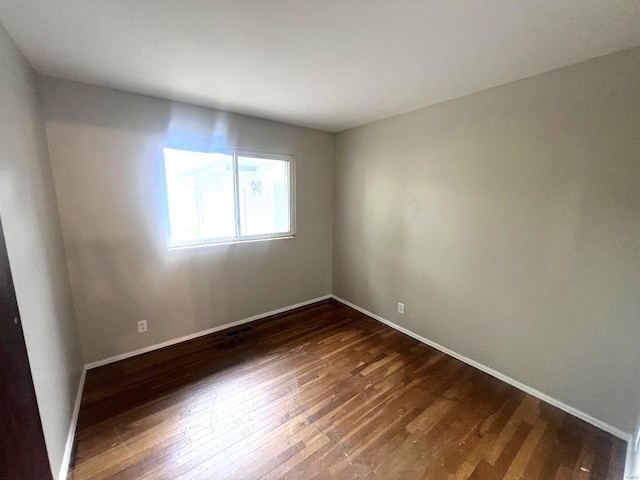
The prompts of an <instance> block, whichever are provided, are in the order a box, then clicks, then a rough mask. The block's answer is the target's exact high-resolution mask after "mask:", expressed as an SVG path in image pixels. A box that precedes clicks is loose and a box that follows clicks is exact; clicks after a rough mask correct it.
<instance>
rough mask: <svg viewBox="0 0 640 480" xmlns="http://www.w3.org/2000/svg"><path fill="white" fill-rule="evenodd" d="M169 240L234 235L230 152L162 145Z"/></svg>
mask: <svg viewBox="0 0 640 480" xmlns="http://www.w3.org/2000/svg"><path fill="white" fill-rule="evenodd" d="M164 165H165V172H166V179H167V197H168V203H169V221H170V224H171V243H173V244H180V243H191V242H197V241H198V240H205V239H221V238H228V237H235V234H236V231H235V199H234V188H235V182H234V179H233V156H232V155H225V154H220V153H201V152H189V151H185V150H173V149H170V148H165V150H164Z"/></svg>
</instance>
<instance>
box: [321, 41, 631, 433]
mask: <svg viewBox="0 0 640 480" xmlns="http://www.w3.org/2000/svg"><path fill="white" fill-rule="evenodd" d="M335 162H336V172H335V200H334V201H335V210H334V214H335V223H334V237H333V238H334V276H333V291H334V293H335V294H336V295H338V296H340V297H343V298H345V299H346V300H349V301H351V302H353V303H355V304H357V305H359V306H361V307H363V308H365V309H367V310H369V311H371V312H374V313H376V314H378V315H380V316H382V317H384V318H386V319H389V320H391V321H393V322H396V323H397V324H399V325H401V326H403V327H406V328H408V329H409V330H411V331H413V332H415V333H417V334H419V335H422V336H424V337H426V338H429V339H431V340H433V341H435V342H438V343H440V344H441V345H443V346H446V347H448V348H450V349H452V350H454V351H456V352H458V353H460V354H463V355H465V356H467V357H469V358H471V359H474V360H476V361H478V362H480V363H482V364H484V365H487V366H489V367H491V368H493V369H495V370H497V371H499V372H501V373H503V374H506V375H508V376H510V377H512V378H514V379H516V380H518V381H520V382H523V383H524V384H526V385H529V386H531V387H534V388H536V389H538V390H540V391H542V392H543V393H546V394H548V395H550V396H551V397H554V398H556V399H558V400H560V401H562V402H565V403H566V404H568V405H570V406H573V407H575V408H578V409H579V410H581V411H583V412H585V413H587V414H590V415H592V416H593V417H595V418H597V419H600V420H602V421H605V422H607V423H609V424H611V425H613V426H614V427H617V428H620V429H622V430H623V431H626V432H631V431H632V430H633V425H634V421H635V419H636V414H637V411H636V408H635V407H636V406H637V405H638V403H636V402H637V399H638V398H640V392H639V388H640V368H639V366H640V349H638V338H640V48H635V49H632V50H627V51H623V52H619V53H616V54H613V55H610V56H606V57H602V58H599V59H595V60H592V61H589V62H584V63H581V64H577V65H573V66H570V67H567V68H563V69H560V70H557V71H553V72H550V73H546V74H543V75H539V76H536V77H532V78H529V79H525V80H522V81H518V82H514V83H510V84H508V85H504V86H501V87H497V88H493V89H490V90H487V91H484V92H480V93H477V94H473V95H470V96H467V97H463V98H460V99H457V100H453V101H449V102H445V103H442V104H439V105H435V106H432V107H429V108H425V109H421V110H418V111H415V112H412V113H408V114H404V115H400V116H397V117H393V118H389V119H386V120H383V121H380V122H377V123H373V124H370V125H366V126H363V127H359V128H355V129H351V130H348V131H345V132H343V133H340V134H338V136H337V138H336V159H335ZM399 301H400V302H404V303H405V304H406V312H405V315H399V314H398V313H397V302H399Z"/></svg>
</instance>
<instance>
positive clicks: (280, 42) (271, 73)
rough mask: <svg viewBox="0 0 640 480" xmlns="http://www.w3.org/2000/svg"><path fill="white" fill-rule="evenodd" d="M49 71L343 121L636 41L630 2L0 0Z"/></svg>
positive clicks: (639, 4) (293, 116) (228, 105)
mask: <svg viewBox="0 0 640 480" xmlns="http://www.w3.org/2000/svg"><path fill="white" fill-rule="evenodd" d="M0 22H2V23H3V24H4V26H5V28H6V29H7V30H8V31H9V33H10V35H11V36H12V37H13V38H14V40H15V41H16V43H17V44H18V47H19V48H20V49H21V51H22V52H23V53H24V54H25V55H26V57H27V58H28V60H29V61H30V62H31V63H32V65H33V66H34V68H35V69H36V70H37V71H38V72H40V73H43V74H48V75H54V76H58V77H63V78H67V79H71V80H78V81H81V82H86V83H91V84H96V85H103V86H107V87H114V88H119V89H122V90H127V91H131V92H138V93H144V94H148V95H154V96H158V97H163V98H169V99H174V100H181V101H186V102H190V103H195V104H199V105H205V106H211V107H217V108H221V109H225V110H229V111H233V112H238V113H246V114H249V115H254V116H258V117H263V118H270V119H274V120H280V121H283V122H287V123H293V124H297V125H304V126H310V127H315V128H319V129H322V130H327V131H340V130H344V129H346V128H349V127H353V126H356V125H361V124H364V123H368V122H371V121H374V120H378V119H381V118H385V117H388V116H391V115H394V114H398V113H402V112H406V111H409V110H414V109H416V108H419V107H423V106H426V105H431V104H434V103H437V102H441V101H443V100H447V99H451V98H455V97H459V96H461V95H465V94H468V93H472V92H476V91H479V90H483V89H486V88H489V87H492V86H495V85H500V84H503V83H507V82H510V81H513V80H517V79H520V78H524V77H527V76H530V75H534V74H537V73H541V72H545V71H548V70H552V69H554V68H558V67H561V66H564V65H569V64H571V63H576V62H579V61H582V60H586V59H589V58H593V57H597V56H600V55H604V54H607V53H611V52H614V51H616V50H621V49H623V48H627V47H631V46H634V45H638V44H640V1H638V0H484V1H477V0H0Z"/></svg>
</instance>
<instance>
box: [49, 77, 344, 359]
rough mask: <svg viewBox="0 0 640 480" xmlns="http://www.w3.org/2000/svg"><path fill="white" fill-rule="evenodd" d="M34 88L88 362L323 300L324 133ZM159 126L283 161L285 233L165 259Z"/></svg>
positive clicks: (66, 89)
mask: <svg viewBox="0 0 640 480" xmlns="http://www.w3.org/2000/svg"><path fill="white" fill-rule="evenodd" d="M40 85H41V95H42V98H43V109H44V115H45V123H46V129H47V135H48V139H49V149H50V153H51V161H52V165H53V172H54V178H55V185H56V189H57V192H58V203H59V209H60V218H61V221H62V232H63V236H64V240H65V246H66V251H67V258H68V262H69V273H70V277H71V285H72V290H73V296H74V302H75V306H76V312H77V316H78V325H79V331H80V338H81V343H82V348H83V352H84V355H85V360H86V361H87V362H92V361H96V360H100V359H104V358H107V357H110V356H113V355H117V354H121V353H125V352H130V351H132V350H135V349H139V348H143V347H146V346H149V345H153V344H156V343H159V342H163V341H166V340H171V339H174V338H176V337H180V336H183V335H188V334H191V333H195V332H198V331H202V330H205V329H209V328H212V327H215V326H219V325H223V324H225V323H228V322H232V321H235V320H240V319H243V318H246V317H249V316H252V315H256V314H260V313H264V312H268V311H271V310H274V309H277V308H281V307H285V306H288V305H292V304H295V303H298V302H303V301H306V300H309V299H313V298H316V297H320V296H323V295H327V294H329V293H331V258H332V257H331V255H332V254H331V238H332V215H333V213H332V211H333V197H332V195H333V193H332V192H333V187H332V181H333V175H332V171H333V136H332V135H330V134H327V133H323V132H319V131H315V130H310V129H305V128H299V127H293V126H290V125H284V124H280V123H275V122H270V121H265V120H259V119H255V118H251V117H245V116H241V115H233V114H225V113H221V112H218V111H215V110H210V109H205V108H198V107H192V106H187V105H184V104H176V103H171V102H168V101H164V100H159V99H155V98H150V97H145V96H141V95H135V94H129V93H124V92H120V91H116V90H110V89H106V88H101V87H92V86H88V85H84V84H80V83H74V82H68V81H64V80H58V79H54V78H46V77H45V78H41V82H40ZM170 129H171V131H172V132H176V131H178V132H183V133H184V134H185V137H186V138H187V139H189V140H192V141H201V142H208V141H211V139H212V138H214V137H216V138H223V139H222V140H220V143H224V144H226V145H227V146H238V147H243V148H248V149H253V150H260V151H267V152H276V153H286V154H294V155H295V156H296V177H297V225H296V226H297V237H296V238H295V239H286V240H274V241H266V242H254V243H245V244H237V245H230V246H214V247H205V248H199V249H185V250H180V251H172V252H167V251H166V248H165V244H164V230H163V229H164V223H163V221H164V220H163V214H162V210H161V209H162V201H161V189H160V185H161V176H160V175H161V169H162V168H163V166H162V158H161V156H160V153H161V150H160V149H161V147H162V146H163V145H164V142H165V138H166V136H167V133H168V131H169V130H170ZM141 319H148V322H149V331H148V332H147V333H145V334H138V333H137V326H136V322H137V321H138V320H141Z"/></svg>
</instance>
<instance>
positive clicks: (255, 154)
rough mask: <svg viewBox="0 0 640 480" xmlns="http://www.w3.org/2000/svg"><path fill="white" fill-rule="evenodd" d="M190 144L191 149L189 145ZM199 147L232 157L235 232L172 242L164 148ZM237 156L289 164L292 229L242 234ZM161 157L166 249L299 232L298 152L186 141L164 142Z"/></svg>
mask: <svg viewBox="0 0 640 480" xmlns="http://www.w3.org/2000/svg"><path fill="white" fill-rule="evenodd" d="M189 146H191V148H192V149H190V148H189ZM165 148H168V149H172V150H185V151H197V152H204V153H220V154H224V155H230V156H232V157H233V181H234V188H233V196H234V201H235V227H236V228H235V230H236V232H235V235H234V236H232V237H222V238H220V237H219V238H199V239H197V240H192V241H184V242H173V241H172V240H171V218H170V216H169V195H168V191H167V170H166V166H165V158H164V149H165ZM238 157H251V158H262V159H265V160H279V161H284V162H287V163H288V164H289V169H288V170H289V185H288V186H289V231H287V232H280V233H265V234H259V235H242V234H241V225H240V195H239V190H240V185H239V183H240V177H239V171H238ZM161 158H162V168H161V169H160V170H161V172H162V175H161V176H162V183H163V185H162V189H163V196H164V219H165V244H166V247H167V250H177V249H183V248H195V247H207V246H216V245H229V244H236V243H247V242H256V241H263V240H276V239H283V238H294V237H295V236H296V168H295V165H296V162H295V156H294V155H289V154H283V153H272V152H262V151H257V150H249V149H246V148H233V147H214V146H213V145H205V144H186V145H180V147H172V146H170V145H165V146H163V147H162V149H161Z"/></svg>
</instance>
